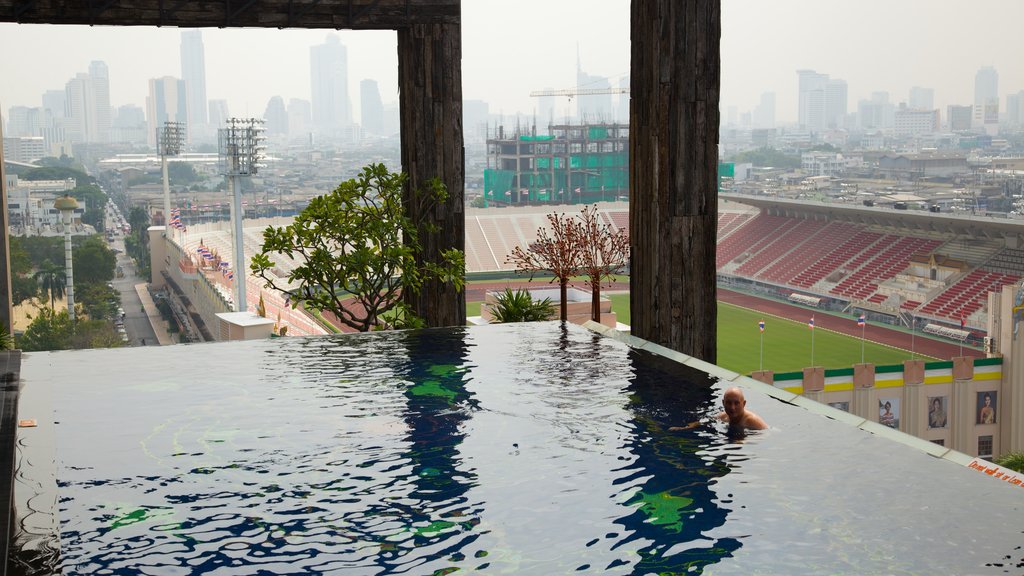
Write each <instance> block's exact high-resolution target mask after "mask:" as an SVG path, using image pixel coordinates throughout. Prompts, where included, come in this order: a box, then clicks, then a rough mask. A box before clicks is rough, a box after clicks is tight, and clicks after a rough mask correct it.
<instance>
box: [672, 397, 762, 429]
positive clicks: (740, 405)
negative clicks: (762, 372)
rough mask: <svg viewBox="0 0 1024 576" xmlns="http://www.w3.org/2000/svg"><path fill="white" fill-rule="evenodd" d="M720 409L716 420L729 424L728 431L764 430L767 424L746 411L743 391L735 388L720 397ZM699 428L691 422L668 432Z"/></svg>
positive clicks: (674, 427)
mask: <svg viewBox="0 0 1024 576" xmlns="http://www.w3.org/2000/svg"><path fill="white" fill-rule="evenodd" d="M722 408H723V409H724V411H723V412H720V413H719V414H718V416H716V418H718V419H719V420H721V421H722V422H727V423H728V424H729V429H730V430H764V429H765V428H767V427H768V424H767V423H766V422H765V421H764V419H762V418H761V417H760V416H758V415H757V414H754V413H753V412H751V411H750V410H747V400H746V398H744V397H743V391H742V390H740V389H739V388H737V387H735V386H734V387H732V388H729V389H728V390H726V391H725V394H723V395H722ZM697 426H700V422H699V421H698V422H691V423H689V424H687V425H686V426H673V427H672V428H669V430H670V431H675V430H689V429H691V428H696V427H697Z"/></svg>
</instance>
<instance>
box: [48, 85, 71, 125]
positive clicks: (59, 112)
mask: <svg viewBox="0 0 1024 576" xmlns="http://www.w3.org/2000/svg"><path fill="white" fill-rule="evenodd" d="M67 101H68V94H67V92H66V91H65V90H47V91H46V92H43V110H45V111H47V112H48V113H49V115H50V117H51V118H54V119H57V118H64V114H65V109H66V108H67Z"/></svg>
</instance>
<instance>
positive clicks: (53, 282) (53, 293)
mask: <svg viewBox="0 0 1024 576" xmlns="http://www.w3.org/2000/svg"><path fill="white" fill-rule="evenodd" d="M34 276H35V279H36V282H38V283H39V289H40V290H41V291H42V292H43V295H44V296H49V297H50V309H51V310H52V309H53V307H54V302H55V301H56V299H57V298H63V297H64V290H65V288H66V287H67V282H68V276H67V274H66V273H65V272H64V267H63V266H61V265H59V264H54V263H53V262H50V261H49V260H47V261H46V262H43V265H42V266H41V267H40V268H39V271H38V272H36V273H35V275H34Z"/></svg>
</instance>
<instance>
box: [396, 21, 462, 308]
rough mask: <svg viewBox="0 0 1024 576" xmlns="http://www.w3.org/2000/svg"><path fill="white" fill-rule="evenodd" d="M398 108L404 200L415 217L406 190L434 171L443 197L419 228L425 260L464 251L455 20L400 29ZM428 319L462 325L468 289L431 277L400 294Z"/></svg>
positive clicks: (459, 76)
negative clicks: (444, 190)
mask: <svg viewBox="0 0 1024 576" xmlns="http://www.w3.org/2000/svg"><path fill="white" fill-rule="evenodd" d="M398 88H399V114H400V118H401V124H402V169H403V170H404V171H405V172H406V173H407V174H409V180H408V183H407V184H406V186H407V188H406V191H405V205H406V208H407V209H408V210H409V214H410V216H412V217H414V218H417V217H419V216H421V215H420V214H418V213H417V212H416V210H419V209H420V208H419V207H417V206H416V205H415V203H413V202H410V191H411V190H413V189H425V188H426V187H427V184H428V182H429V181H430V180H432V179H434V178H440V179H441V181H442V182H444V184H445V186H447V187H448V193H449V198H448V201H447V202H446V203H445V204H444V205H443V206H441V207H439V208H438V209H436V210H433V211H431V213H429V214H426V215H425V216H426V221H427V222H428V227H429V228H433V230H430V229H428V227H421V228H420V231H419V234H420V242H421V243H422V244H423V246H424V248H425V249H426V250H425V254H424V256H423V258H424V260H425V261H428V262H429V261H433V262H436V261H439V259H440V254H441V251H443V250H448V249H451V248H458V249H459V250H462V251H463V253H465V248H466V235H465V232H466V220H465V212H464V210H463V188H464V186H465V149H464V148H463V142H462V137H463V136H462V29H461V27H460V25H458V24H414V25H412V26H410V27H408V28H404V29H401V30H399V31H398ZM404 296H405V300H406V302H408V303H409V304H410V306H412V308H413V310H415V311H416V313H417V314H419V315H420V317H422V318H424V319H425V320H426V322H427V325H428V326H431V327H436V326H464V325H465V324H466V293H465V291H458V292H457V291H456V290H455V289H454V288H453V287H452V286H451V285H447V284H441V283H438V282H429V283H427V284H425V285H424V286H423V288H422V289H421V290H420V291H419V292H418V293H416V294H412V293H407V294H405V295H404Z"/></svg>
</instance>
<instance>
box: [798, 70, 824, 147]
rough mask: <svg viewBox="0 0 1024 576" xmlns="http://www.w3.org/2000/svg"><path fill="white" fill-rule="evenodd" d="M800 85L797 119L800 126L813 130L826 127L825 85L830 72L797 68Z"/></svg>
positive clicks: (816, 130)
mask: <svg viewBox="0 0 1024 576" xmlns="http://www.w3.org/2000/svg"><path fill="white" fill-rule="evenodd" d="M796 73H797V76H798V77H799V79H800V84H799V86H798V102H797V106H798V110H797V121H798V122H799V124H800V127H801V128H803V129H804V130H809V131H811V132H820V131H822V130H824V129H825V127H826V123H825V85H826V84H828V74H818V73H817V72H815V71H814V70H797V71H796Z"/></svg>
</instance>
